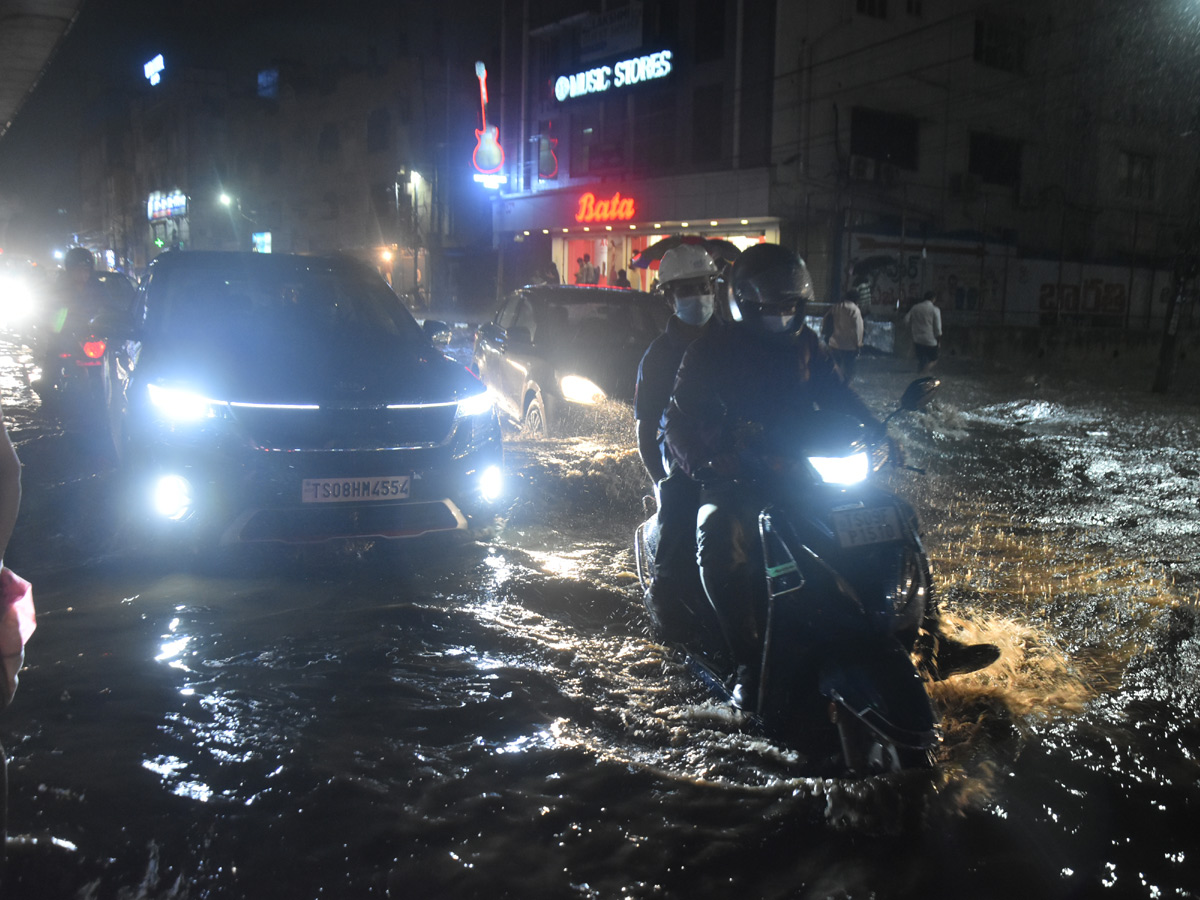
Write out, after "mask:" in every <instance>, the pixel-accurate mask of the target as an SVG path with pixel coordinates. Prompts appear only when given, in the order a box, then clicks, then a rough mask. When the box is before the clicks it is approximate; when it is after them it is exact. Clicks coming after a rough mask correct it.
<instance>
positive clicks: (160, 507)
mask: <svg viewBox="0 0 1200 900" xmlns="http://www.w3.org/2000/svg"><path fill="white" fill-rule="evenodd" d="M191 508H192V486H191V485H190V484H188V480H187V479H186V478H184V477H183V476H182V475H164V476H163V477H162V478H160V479H158V484H157V485H155V487H154V509H155V511H156V512H157V513H158V514H159V515H160V516H164V517H166V518H168V519H170V520H172V521H173V522H178V521H179V520H180V519H182V518H183V517H184V516H186V515H187V514H188V510H190V509H191Z"/></svg>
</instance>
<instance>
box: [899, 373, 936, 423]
mask: <svg viewBox="0 0 1200 900" xmlns="http://www.w3.org/2000/svg"><path fill="white" fill-rule="evenodd" d="M941 386H942V382H941V381H940V380H939V379H937V378H932V377H925V378H918V379H917V380H916V381H914V382H913V383H912V384H910V385H909V386H908V387H907V388H905V389H904V393H903V394H902V395H901V396H900V405H899V406H898V407H897V408H896V411H895V412H893V413H892V414H891V415H889V416H888V419H891V418H892V416H894V415H896V413H899V412H916V411H917V410H918V409H921V408H922V407H924V406H925V405H926V404H927V403H929V401H930V400H932V399H933V395H934V394H936V393H937V390H938V388H939V387H941ZM885 421H886V420H885Z"/></svg>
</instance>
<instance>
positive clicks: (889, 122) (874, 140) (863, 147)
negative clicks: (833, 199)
mask: <svg viewBox="0 0 1200 900" xmlns="http://www.w3.org/2000/svg"><path fill="white" fill-rule="evenodd" d="M919 134H920V123H919V122H918V121H917V119H916V118H914V117H913V116H906V115H904V114H902V113H890V112H883V111H881V110H877V109H867V108H865V107H862V106H856V107H854V109H853V110H851V112H850V155H851V156H864V157H867V158H869V159H873V160H875V161H877V162H886V163H891V164H892V165H894V166H898V167H900V168H901V169H907V170H909V171H910V172H915V171H916V169H917V138H918V136H919Z"/></svg>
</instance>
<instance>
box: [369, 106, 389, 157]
mask: <svg viewBox="0 0 1200 900" xmlns="http://www.w3.org/2000/svg"><path fill="white" fill-rule="evenodd" d="M391 137H392V114H391V113H390V112H388V110H387V108H386V107H382V106H381V107H379V108H378V109H373V110H371V111H370V112H369V113H368V114H367V152H368V153H379V152H381V151H383V150H386V149H387V148H388V146H389V145H390V144H391Z"/></svg>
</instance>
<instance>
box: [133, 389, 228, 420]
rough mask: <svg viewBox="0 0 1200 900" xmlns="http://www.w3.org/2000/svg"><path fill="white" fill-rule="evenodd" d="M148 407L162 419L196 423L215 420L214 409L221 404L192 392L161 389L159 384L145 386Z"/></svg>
mask: <svg viewBox="0 0 1200 900" xmlns="http://www.w3.org/2000/svg"><path fill="white" fill-rule="evenodd" d="M147 394H148V395H149V397H150V405H151V406H153V407H154V408H155V410H157V411H158V413H159V414H160V415H162V416H163V417H164V418H167V419H170V420H172V421H174V422H198V421H200V420H201V419H212V418H216V415H217V411H216V407H217V406H221V405H223V404H221V403H220V401H218V400H210V399H209V398H208V397H203V396H201V395H200V394H197V393H195V392H193V391H187V390H182V389H180V388H171V387H163V386H162V385H161V384H151V385H147Z"/></svg>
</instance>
